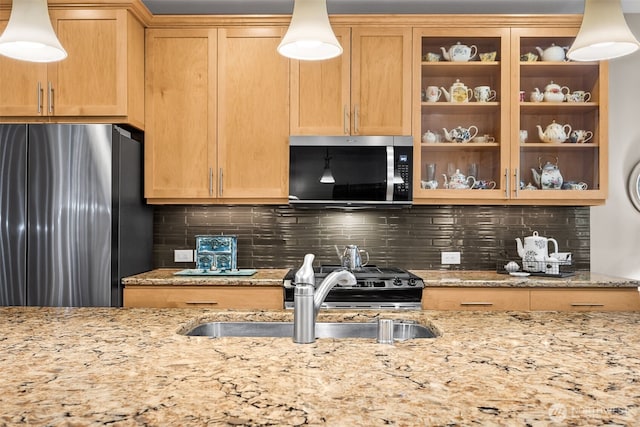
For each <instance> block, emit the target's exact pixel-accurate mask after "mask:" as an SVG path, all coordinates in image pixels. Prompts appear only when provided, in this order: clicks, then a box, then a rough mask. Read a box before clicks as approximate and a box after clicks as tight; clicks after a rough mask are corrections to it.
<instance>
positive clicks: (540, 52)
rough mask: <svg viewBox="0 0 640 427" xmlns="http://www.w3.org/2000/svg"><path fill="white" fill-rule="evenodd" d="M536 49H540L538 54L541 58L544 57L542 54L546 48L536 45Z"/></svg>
mask: <svg viewBox="0 0 640 427" xmlns="http://www.w3.org/2000/svg"><path fill="white" fill-rule="evenodd" d="M536 50H537V51H538V54H539V55H540V58H542V55H543V54H544V50H542V48H541V47H539V46H536Z"/></svg>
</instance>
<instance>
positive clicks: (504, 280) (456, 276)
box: [411, 270, 640, 288]
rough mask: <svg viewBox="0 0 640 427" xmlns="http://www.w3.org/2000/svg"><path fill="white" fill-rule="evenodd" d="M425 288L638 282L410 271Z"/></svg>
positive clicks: (584, 274)
mask: <svg viewBox="0 0 640 427" xmlns="http://www.w3.org/2000/svg"><path fill="white" fill-rule="evenodd" d="M411 272H412V273H414V274H416V275H417V276H420V277H421V278H422V280H424V285H425V286H426V287H496V288H497V287H502V288H504V287H512V288H540V287H542V288H551V287H559V288H590V287H598V288H636V287H640V280H633V279H626V278H623V277H613V276H608V275H605V274H599V273H591V272H589V271H577V272H576V273H575V275H574V276H569V277H544V276H527V277H515V276H510V275H508V274H499V273H496V272H495V271H479V270H474V271H443V270H411Z"/></svg>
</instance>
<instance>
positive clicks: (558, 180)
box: [531, 157, 563, 190]
mask: <svg viewBox="0 0 640 427" xmlns="http://www.w3.org/2000/svg"><path fill="white" fill-rule="evenodd" d="M540 159H541V157H539V158H538V162H539V165H540V169H539V171H537V170H535V169H534V168H531V172H532V173H533V180H534V181H535V182H536V184H537V185H538V187H540V188H541V189H543V190H559V189H560V188H562V182H563V180H562V174H561V173H560V169H558V158H557V157H556V163H555V164H553V163H551V162H547V163H546V164H545V165H544V166H542V161H541V160H540Z"/></svg>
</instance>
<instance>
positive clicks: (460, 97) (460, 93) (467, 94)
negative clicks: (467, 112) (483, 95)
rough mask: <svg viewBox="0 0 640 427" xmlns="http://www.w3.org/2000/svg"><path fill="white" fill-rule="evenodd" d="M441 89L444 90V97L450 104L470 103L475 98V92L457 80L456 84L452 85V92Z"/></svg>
mask: <svg viewBox="0 0 640 427" xmlns="http://www.w3.org/2000/svg"><path fill="white" fill-rule="evenodd" d="M440 89H442V93H444V97H445V98H446V100H447V101H449V102H469V100H470V99H471V98H472V97H473V90H471V88H468V87H467V86H466V85H465V84H464V83H462V82H461V81H460V79H456V81H455V83H453V84H452V85H451V88H450V89H449V90H450V91H451V92H447V90H446V89H445V88H443V87H440Z"/></svg>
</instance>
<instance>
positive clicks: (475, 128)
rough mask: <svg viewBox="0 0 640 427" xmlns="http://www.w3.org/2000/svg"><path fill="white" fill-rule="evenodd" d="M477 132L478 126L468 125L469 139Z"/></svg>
mask: <svg viewBox="0 0 640 427" xmlns="http://www.w3.org/2000/svg"><path fill="white" fill-rule="evenodd" d="M472 129H473V131H472ZM477 134H478V127H477V126H474V125H471V126H469V140H472V139H473V138H474V137H475V136H476V135H477Z"/></svg>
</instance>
